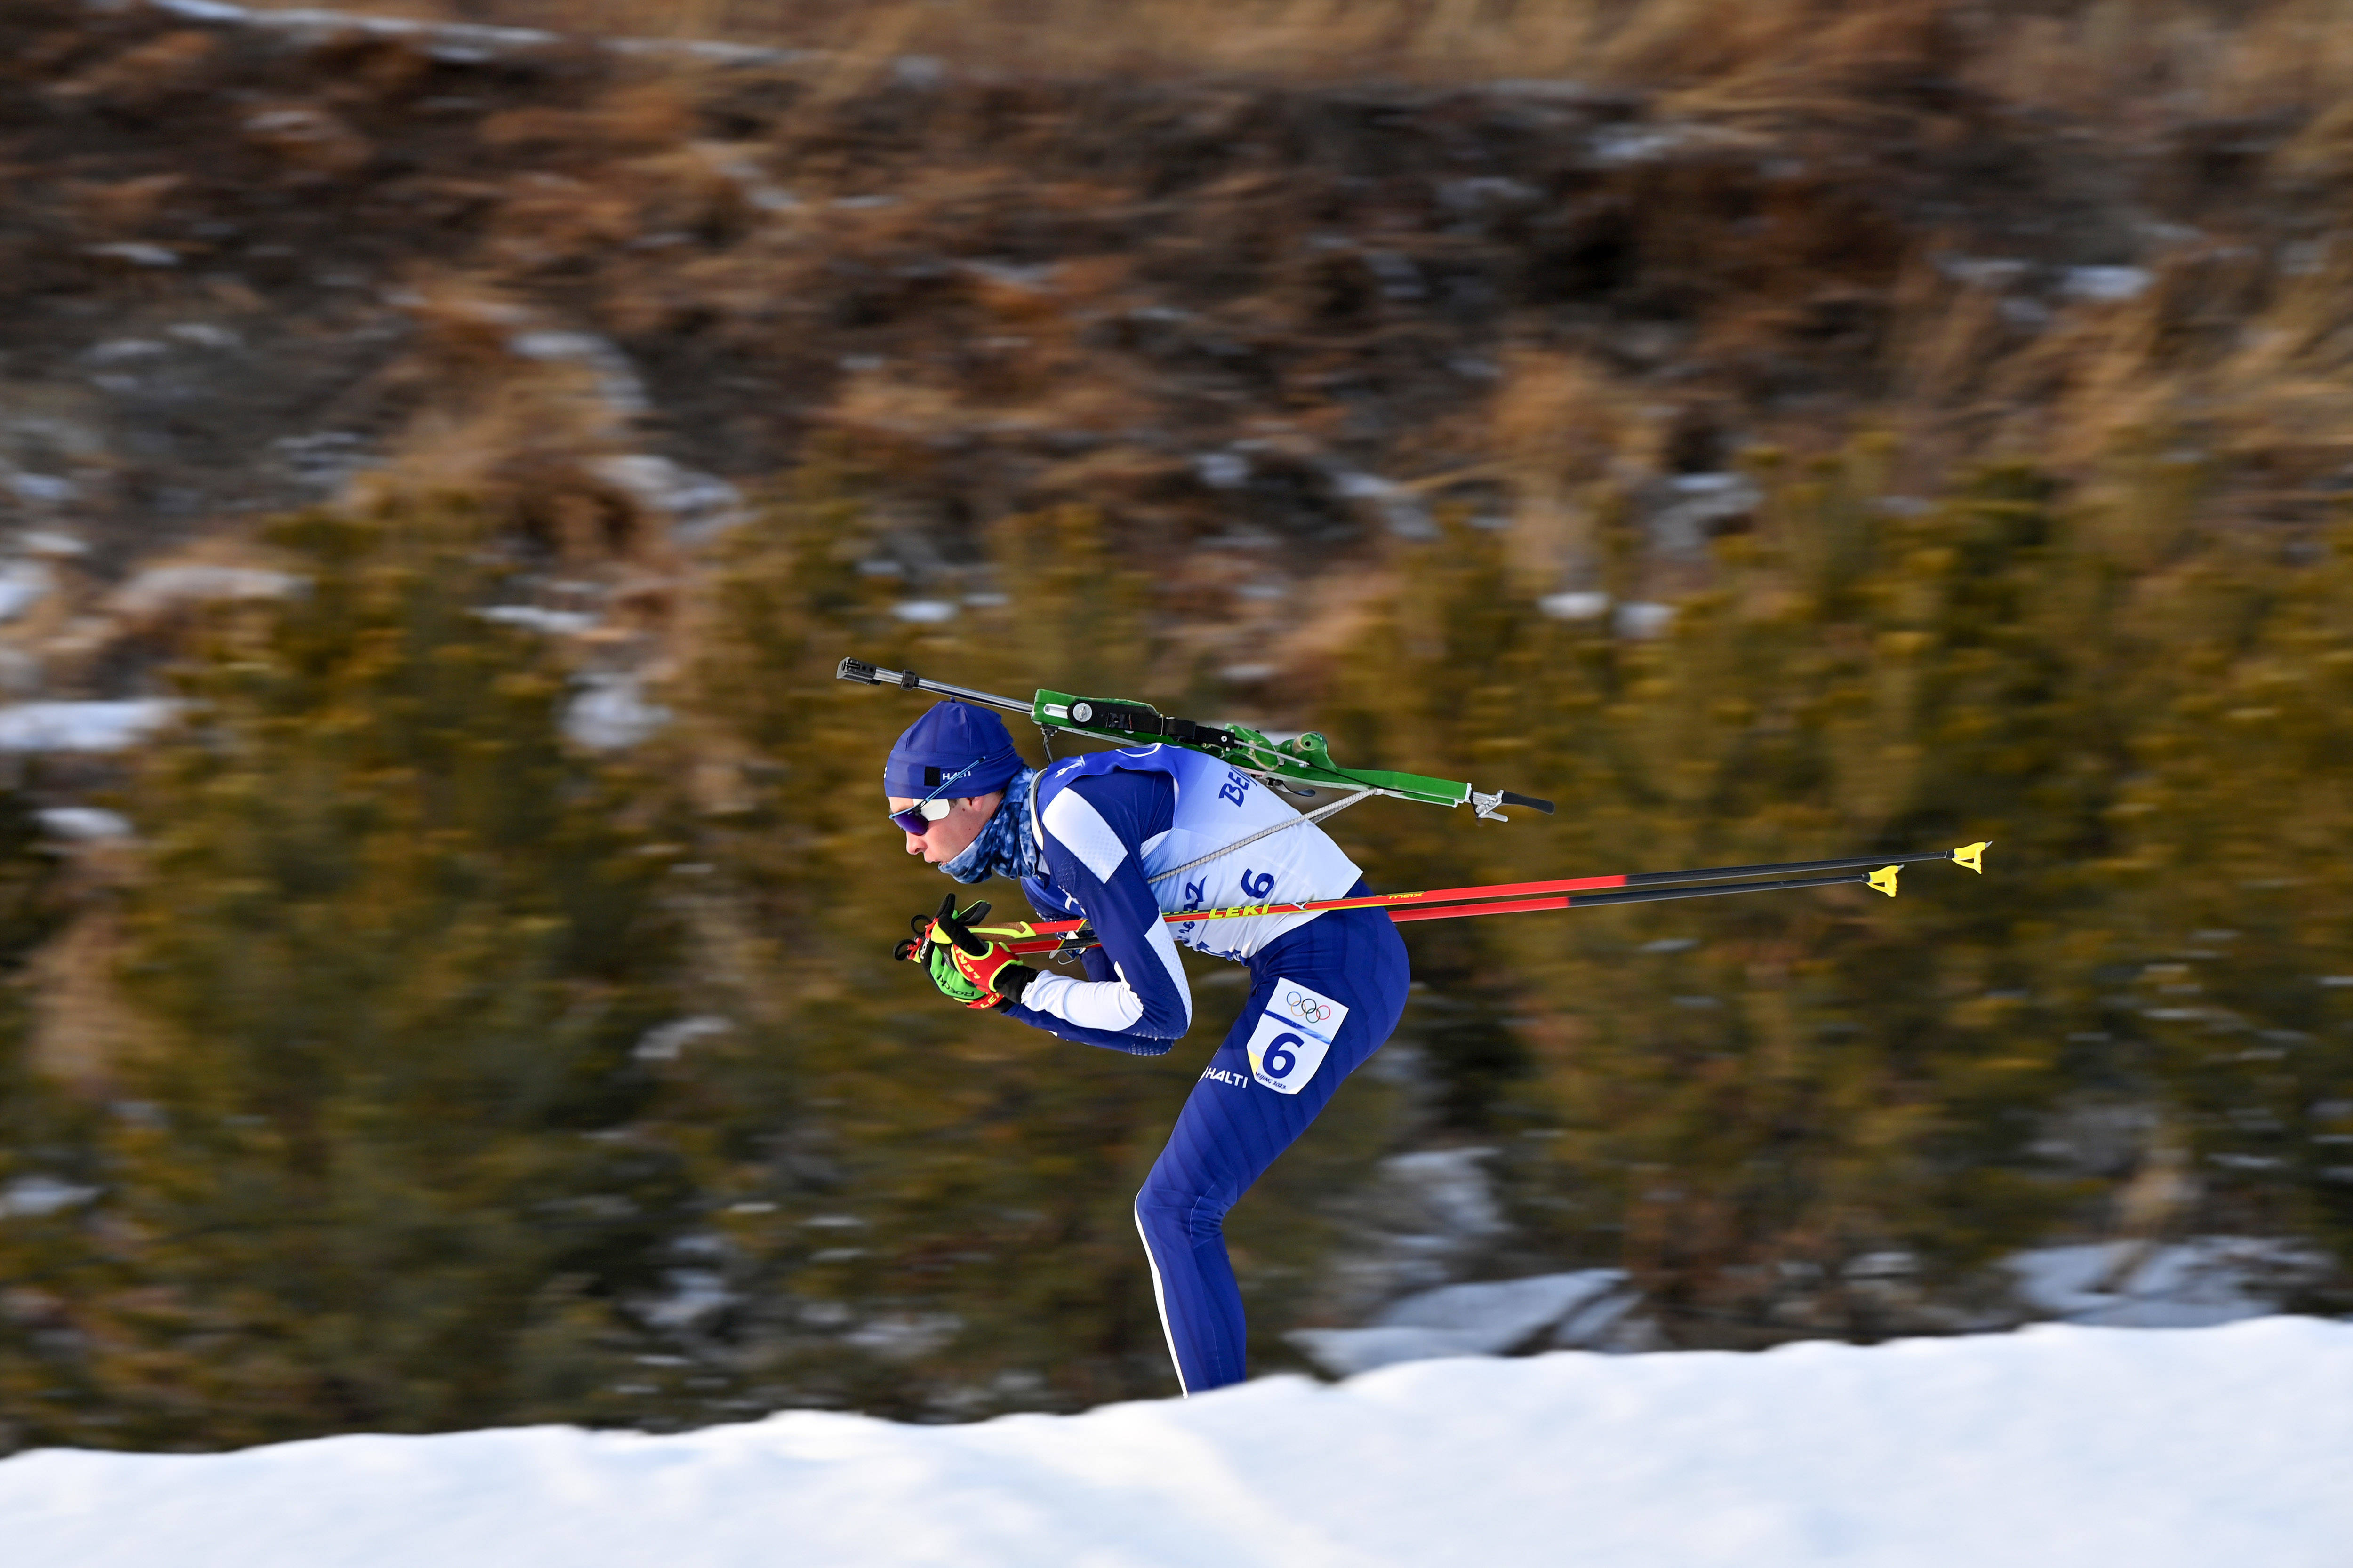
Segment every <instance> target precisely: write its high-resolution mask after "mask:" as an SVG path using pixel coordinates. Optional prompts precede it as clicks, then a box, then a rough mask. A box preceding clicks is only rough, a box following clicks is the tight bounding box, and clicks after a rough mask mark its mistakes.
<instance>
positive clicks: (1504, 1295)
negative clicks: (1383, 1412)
mask: <svg viewBox="0 0 2353 1568" xmlns="http://www.w3.org/2000/svg"><path fill="white" fill-rule="evenodd" d="M1625 1284H1626V1274H1625V1271H1624V1270H1623V1269H1620V1268H1580V1269H1577V1270H1576V1271H1575V1272H1573V1273H1567V1274H1540V1275H1537V1276H1535V1277H1534V1278H1532V1279H1504V1280H1498V1281H1495V1282H1493V1283H1492V1284H1482V1285H1444V1286H1440V1288H1439V1289H1435V1290H1424V1291H1421V1292H1419V1294H1416V1295H1412V1296H1408V1297H1406V1298H1405V1299H1404V1300H1399V1301H1393V1302H1391V1303H1390V1304H1389V1305H1388V1306H1387V1307H1385V1308H1383V1309H1382V1310H1381V1311H1380V1313H1379V1314H1378V1315H1377V1317H1375V1318H1374V1320H1373V1321H1372V1322H1371V1324H1370V1325H1368V1326H1367V1327H1365V1328H1361V1329H1298V1330H1294V1331H1293V1332H1292V1334H1291V1341H1292V1342H1293V1344H1296V1345H1297V1346H1299V1348H1300V1349H1302V1350H1303V1351H1305V1352H1307V1354H1308V1356H1309V1357H1310V1358H1311V1359H1312V1360H1313V1361H1314V1363H1315V1364H1316V1365H1318V1366H1320V1367H1322V1368H1323V1369H1324V1371H1326V1372H1329V1373H1335V1374H1337V1375H1339V1376H1343V1377H1345V1376H1352V1375H1354V1374H1355V1373H1360V1372H1370V1371H1372V1370H1373V1369H1374V1368H1376V1367H1383V1366H1392V1365H1395V1364H1397V1363H1400V1362H1409V1361H1430V1360H1434V1359H1436V1358H1438V1357H1440V1356H1463V1355H1501V1354H1503V1353H1504V1352H1507V1351H1513V1350H1519V1349H1523V1348H1525V1347H1526V1346H1527V1345H1528V1343H1529V1342H1530V1341H1532V1340H1534V1339H1535V1338H1536V1337H1537V1336H1539V1335H1543V1336H1545V1337H1546V1338H1547V1339H1550V1340H1553V1341H1554V1342H1556V1343H1571V1344H1579V1345H1582V1344H1587V1343H1590V1342H1591V1341H1592V1339H1593V1338H1594V1337H1595V1336H1596V1335H1598V1334H1599V1332H1600V1331H1603V1330H1605V1329H1607V1328H1609V1327H1611V1326H1613V1325H1614V1324H1616V1323H1617V1322H1618V1321H1619V1320H1620V1318H1622V1317H1623V1316H1624V1315H1625V1313H1626V1312H1627V1311H1628V1310H1630V1309H1631V1308H1632V1307H1633V1306H1634V1305H1635V1303H1636V1302H1637V1300H1639V1298H1638V1297H1637V1296H1636V1295H1635V1294H1634V1293H1633V1292H1632V1291H1630V1290H1628V1289H1625ZM1597 1308H1599V1309H1602V1310H1595V1309H1597ZM1563 1336H1566V1337H1565V1338H1564V1337H1563Z"/></svg>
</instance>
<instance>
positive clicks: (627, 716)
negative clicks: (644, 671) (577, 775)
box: [564, 675, 670, 752]
mask: <svg viewBox="0 0 2353 1568" xmlns="http://www.w3.org/2000/svg"><path fill="white" fill-rule="evenodd" d="M582 684H583V686H584V689H583V690H582V691H581V692H580V694H579V695H578V696H576V697H575V698H574V699H573V700H572V706H571V707H569V708H567V709H566V710H565V714H564V732H565V734H566V735H568V736H570V737H571V738H572V740H573V741H574V742H575V743H576V744H579V745H583V746H586V747H587V748H588V749H589V750H591V751H596V752H617V751H622V750H625V749H627V748H628V747H630V746H634V745H636V744H637V743H638V742H640V741H642V740H644V739H646V737H648V736H649V735H651V734H652V733H653V732H654V731H657V730H659V729H660V728H661V727H662V726H663V725H664V724H667V723H669V722H670V710H669V709H667V708H663V707H660V706H659V705H657V704H654V703H650V702H648V701H647V700H645V698H644V697H643V696H642V695H641V685H640V682H639V680H638V677H636V676H634V675H591V676H587V677H586V678H584V679H583V683H582Z"/></svg>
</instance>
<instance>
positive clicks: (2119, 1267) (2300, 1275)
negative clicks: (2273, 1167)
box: [2001, 1236, 2353, 1464]
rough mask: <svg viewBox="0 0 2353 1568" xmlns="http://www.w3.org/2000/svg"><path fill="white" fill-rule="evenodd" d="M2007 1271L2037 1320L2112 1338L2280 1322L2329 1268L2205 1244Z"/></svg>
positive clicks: (2097, 1249)
mask: <svg viewBox="0 0 2353 1568" xmlns="http://www.w3.org/2000/svg"><path fill="white" fill-rule="evenodd" d="M2001 1266H2002V1267H2003V1268H2006V1269H2008V1270H2009V1271H2010V1273H2011V1274H2013V1275H2014V1276H2016V1277H2017V1279H2018V1295H2019V1299H2020V1300H2022V1301H2024V1302H2025V1303H2026V1304H2027V1305H2028V1306H2030V1307H2031V1308H2033V1309H2034V1310H2037V1311H2038V1312H2045V1313H2049V1314H2051V1315H2052V1316H2054V1317H2060V1318H2064V1319H2066V1320H2067V1321H2070V1322H2075V1323H2091V1324H2097V1325H2099V1326H2102V1327H2105V1328H2131V1329H2197V1328H2207V1327H2211V1326H2212V1325H2214V1324H2217V1323H2230V1322H2237V1321H2240V1320H2242V1319H2245V1318H2259V1317H2263V1316H2265V1315H2267V1314H2269V1313H2272V1312H2275V1311H2277V1310H2279V1308H2280V1303H2281V1300H2283V1298H2284V1296H2285V1295H2286V1294H2287V1292H2288V1291H2289V1290H2290V1289H2293V1288H2294V1287H2295V1286H2296V1285H2297V1284H2300V1283H2304V1282H2306V1281H2308V1280H2311V1279H2316V1278H2318V1277H2319V1276H2321V1275H2323V1274H2325V1273H2326V1272H2327V1267H2328V1264H2327V1259H2326V1258H2321V1257H2320V1256H2318V1255H2317V1254H2316V1253H2314V1252H2313V1251H2311V1250H2310V1249H2309V1248H2308V1247H2303V1246H2300V1245H2298V1244H2297V1243H2295V1242H2293V1241H2286V1240H2281V1239H2277V1238H2272V1237H2243V1236H2201V1237H2191V1238H2190V1239H2189V1240H2188V1241H2184V1242H2179V1243H2176V1244H2173V1245H2170V1246H2152V1245H2148V1244H2146V1243H2141V1242H2133V1241H2107V1242H2095V1243H2091V1244H2088V1245H2084V1246H2079V1247H2036V1248H2034V1249H2032V1250H2031V1251H2027V1252H2018V1253H2012V1254H2011V1255H2010V1257H2008V1258H2004V1259H2002V1264H2001ZM2347 1458H2348V1464H2353V1455H2348V1457H2347Z"/></svg>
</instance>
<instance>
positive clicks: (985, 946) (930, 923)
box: [894, 894, 1038, 1007]
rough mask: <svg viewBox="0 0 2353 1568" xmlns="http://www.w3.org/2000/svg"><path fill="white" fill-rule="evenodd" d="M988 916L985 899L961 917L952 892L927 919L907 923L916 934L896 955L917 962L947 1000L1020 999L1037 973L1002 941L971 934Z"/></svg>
mask: <svg viewBox="0 0 2353 1568" xmlns="http://www.w3.org/2000/svg"><path fill="white" fill-rule="evenodd" d="M987 916H988V905H987V902H986V901H982V902H979V903H976V904H974V905H972V906H971V907H970V908H968V909H966V910H964V911H963V912H962V913H961V914H959V913H958V912H957V911H956V907H955V895H954V894H950V895H948V896H947V897H946V898H944V899H942V900H940V908H939V912H938V913H937V914H935V915H934V916H932V917H931V918H930V919H929V920H925V919H924V918H923V916H921V915H917V916H916V917H915V919H914V920H913V922H911V923H912V924H913V927H914V931H915V934H914V935H913V937H912V938H910V939H909V940H907V941H905V942H901V943H900V944H899V945H898V948H897V949H896V950H895V953H894V956H896V957H898V958H901V959H906V960H913V959H921V960H922V962H923V967H924V970H925V972H926V973H929V974H930V975H931V977H932V984H934V985H936V986H938V987H939V989H940V994H942V995H944V996H945V997H946V998H947V999H948V1000H949V1001H951V1002H961V1003H963V1004H964V1005H965V1006H967V1007H1005V1006H1008V1005H1011V1004H1012V1003H1015V1002H1018V1001H1019V1000H1020V999H1021V993H1022V992H1023V991H1025V990H1027V989H1028V988H1029V982H1030V981H1031V980H1032V979H1033V978H1035V977H1036V975H1037V973H1038V972H1037V971H1036V970H1034V969H1032V968H1030V967H1029V965H1028V964H1026V963H1021V962H1019V961H1018V960H1017V959H1016V958H1015V957H1014V956H1013V953H1012V952H1011V950H1010V949H1008V947H1007V946H1006V945H1005V944H1004V943H1003V942H990V941H988V940H987V939H986V938H984V937H982V936H980V935H979V934H977V933H976V932H975V931H973V929H972V928H973V926H974V925H975V924H976V922H978V921H983V920H986V919H987Z"/></svg>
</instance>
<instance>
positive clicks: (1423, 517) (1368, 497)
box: [1332, 472, 1438, 540]
mask: <svg viewBox="0 0 2353 1568" xmlns="http://www.w3.org/2000/svg"><path fill="white" fill-rule="evenodd" d="M1332 484H1333V488H1334V489H1337V490H1338V491H1339V492H1340V494H1341V495H1342V496H1343V497H1344V498H1345V499H1346V500H1353V501H1364V502H1366V503H1368V504H1369V505H1371V506H1372V507H1373V509H1374V510H1377V511H1378V512H1379V513H1380V516H1381V521H1383V523H1385V524H1386V525H1387V526H1388V531H1390V532H1391V533H1393V534H1395V535H1397V537H1398V538H1399V539H1416V540H1430V539H1436V538H1437V537H1438V524H1437V523H1435V522H1433V521H1431V520H1430V509H1429V508H1427V507H1425V506H1423V505H1422V504H1421V500H1420V498H1419V497H1418V496H1416V495H1415V494H1414V493H1413V491H1411V490H1409V489H1406V487H1405V486H1403V485H1400V484H1398V483H1396V482H1395V481H1393V480H1389V479H1383V478H1381V477H1380V476H1379V475H1378V474H1359V473H1346V472H1343V473H1336V474H1334V475H1333V476H1332Z"/></svg>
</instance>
